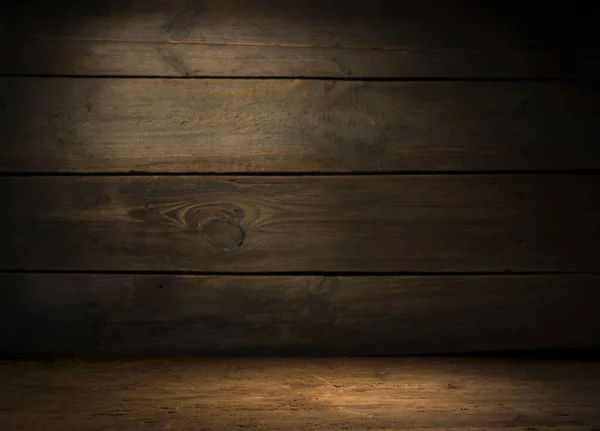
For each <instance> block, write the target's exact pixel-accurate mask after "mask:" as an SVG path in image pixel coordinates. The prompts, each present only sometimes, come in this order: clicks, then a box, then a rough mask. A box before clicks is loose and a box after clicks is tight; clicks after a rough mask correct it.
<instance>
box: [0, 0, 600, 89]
mask: <svg viewBox="0 0 600 431" xmlns="http://www.w3.org/2000/svg"><path fill="white" fill-rule="evenodd" d="M590 3H591V2H587V4H586V3H585V2H581V1H571V2H569V4H568V5H565V4H564V3H562V2H546V3H545V5H544V7H543V8H540V7H539V6H537V5H535V4H534V3H533V2H523V1H519V2H516V1H512V2H511V1H499V0H492V1H487V2H481V1H476V0H461V1H454V2H447V1H441V0H425V1H423V0H421V1H417V0H404V1H402V2H398V1H395V0H378V1H372V2H369V3H366V2H364V1H358V0H353V1H348V0H346V1H345V2H344V4H343V5H341V4H340V3H339V2H336V1H333V0H325V1H318V0H308V1H303V2H292V3H290V2H281V1H275V0H261V1H254V2H251V3H249V2H246V1H244V0H227V1H222V0H218V1H217V0H204V1H194V2H190V1H187V0H170V1H164V0H154V1H144V2H139V1H135V0H125V1H124V0H120V1H117V0H108V1H107V0H105V1H102V2H99V1H96V2H85V3H82V2H73V1H71V0H61V1H56V2H52V5H50V4H49V3H47V2H44V1H35V0H34V1H23V2H19V3H18V4H13V5H11V7H10V8H8V10H6V11H4V12H3V17H2V18H3V19H4V22H3V23H2V24H3V25H2V26H0V35H2V36H3V38H4V39H5V40H6V42H5V43H2V44H0V54H1V55H2V58H3V61H2V62H1V63H0V72H1V73H37V74H50V73H59V74H63V73H67V74H73V73H75V74H94V75H98V74H107V75H111V74H117V75H119V74H121V75H146V76H157V75H169V76H198V75H200V76H202V75H204V76H206V75H221V76H223V75H225V76H266V75H277V76H282V75H286V76H290V75H292V76H329V77H340V76H353V77H356V76H359V77H448V76H453V77H544V78H558V77H578V76H589V77H593V76H595V74H597V72H598V71H599V70H600V62H599V58H598V55H597V54H596V53H597V48H598V44H597V41H598V40H600V34H599V33H600V32H599V30H598V27H597V26H596V22H597V18H598V17H600V13H599V12H598V8H597V7H596V6H595V5H592V4H590ZM567 6H568V7H567ZM21 43H24V45H21Z"/></svg>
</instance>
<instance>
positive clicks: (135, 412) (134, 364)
mask: <svg viewBox="0 0 600 431" xmlns="http://www.w3.org/2000/svg"><path fill="white" fill-rule="evenodd" d="M0 381H2V391H1V392H0V410H2V416H0V424H2V425H4V428H5V429H9V430H29V429H44V430H46V431H62V430H65V429H68V430H87V429H108V430H123V431H137V430H139V429H140V428H143V429H144V430H148V431H164V430H169V429H174V430H178V431H198V430H199V429H202V428H204V429H205V430H228V431H231V430H237V429H245V428H254V429H261V430H268V431H284V430H292V429H294V430H298V431H306V430H312V429H318V430H320V431H337V430H344V429H346V430H356V431H366V430H369V429H378V430H385V431H424V430H426V431H448V430H486V431H506V430H507V429H516V430H522V431H534V430H535V431H567V430H568V431H592V430H597V429H598V428H599V427H600V410H599V409H598V401H597V399H598V392H599V391H600V367H598V364H597V363H592V362H588V363H586V362H578V361H562V362H561V361H539V360H529V361H522V360H521V361H517V360H514V359H512V360H493V359H492V360H489V359H488V360H482V359H472V358H348V359H342V358H320V359H317V358H312V359H311V358H260V359H258V358H257V359H243V358H231V359H216V360H215V359H194V360H185V359H170V360H161V359H152V360H148V359H145V360H135V361H133V360H127V361H123V360H94V361H89V360H87V361H85V360H60V361H57V360H53V361H18V362H0ZM199 424H200V428H199Z"/></svg>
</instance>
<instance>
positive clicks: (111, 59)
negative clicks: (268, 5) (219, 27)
mask: <svg viewBox="0 0 600 431" xmlns="http://www.w3.org/2000/svg"><path fill="white" fill-rule="evenodd" d="M0 56H1V57H2V58H3V59H4V61H2V62H1V63H0V74H6V75H61V76H64V75H84V76H129V77H135V76H137V77H147V76H150V77H281V78H285V77H294V78H310V77H325V78H384V79H385V78H469V77H474V78H487V79H500V78H515V79H518V78H540V79H549V78H554V79H565V78H594V77H596V76H598V73H600V58H595V57H585V56H579V57H578V56H568V55H561V54H560V53H555V52H546V51H538V50H529V51H516V52H515V51H492V50H444V49H433V50H429V49H375V48H364V49H348V48H336V47H323V48H321V47H305V46H294V47H292V46H281V45H274V46H263V45H260V44H258V45H254V44H248V45H246V44H243V43H242V44H221V43H214V44H213V43H191V44H190V43H173V42H135V41H111V40H109V41H104V40H93V39H90V40H55V39H42V40H40V39H23V40H19V41H17V42H13V43H4V44H0Z"/></svg>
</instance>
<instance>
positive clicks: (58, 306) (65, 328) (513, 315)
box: [0, 274, 600, 357]
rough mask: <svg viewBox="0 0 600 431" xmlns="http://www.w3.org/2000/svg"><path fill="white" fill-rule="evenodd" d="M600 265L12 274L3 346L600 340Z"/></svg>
mask: <svg viewBox="0 0 600 431" xmlns="http://www.w3.org/2000/svg"><path fill="white" fill-rule="evenodd" d="M599 282H600V276H578V275H569V276H511V275H506V276H424V277H408V276H403V277H392V276H378V277H316V276H315V277H294V276H221V277H217V276H211V277H209V276H173V275H169V276H166V275H153V276H142V275H83V274H82V275H73V274H65V275H58V274H2V275H0V286H1V287H0V299H1V301H0V311H1V315H2V326H1V327H0V356H1V357H56V356H79V355H86V356H89V355H93V356H98V355H101V356H115V355H116V356H123V355H125V356H136V357H143V356H147V355H151V356H154V355H159V356H165V355H166V356H177V355H186V356H190V355H222V354H226V355H230V354H234V355H297V354H302V355H332V354H333V355H375V354H379V355H394V354H423V353H456V352H475V351H479V352H482V351H500V350H517V349H536V348H539V349H542V348H544V349H548V348H552V349H557V348H580V347H586V346H598V345H600V315H599V314H598V313H597V304H598V301H599V300H600V289H599Z"/></svg>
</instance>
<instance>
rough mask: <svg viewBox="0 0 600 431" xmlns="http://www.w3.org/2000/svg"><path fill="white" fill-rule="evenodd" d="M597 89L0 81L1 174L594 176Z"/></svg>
mask: <svg viewBox="0 0 600 431" xmlns="http://www.w3.org/2000/svg"><path fill="white" fill-rule="evenodd" d="M599 90H600V87H599V86H597V85H595V84H592V83H583V84H577V83H566V82H563V83H557V82H552V83H550V82H537V83H534V82H495V83H494V82H420V83H417V82H349V81H343V82H340V81H337V82H336V81H310V80H309V81H307V80H210V79H209V80H179V79H175V80H154V79H144V80H136V79H117V80H113V79H110V80H108V79H58V78H4V79H0V139H1V140H2V147H3V150H2V157H1V158H0V170H2V171H5V172H56V171H59V172H130V171H144V172H176V173H177V172H266V171H271V172H272V171H279V172H284V171H285V172H306V171H327V172H355V171H406V170H408V171H445V170H447V171H463V170H482V171H486V170H515V169H517V170H518V169H525V170H529V169H531V170H537V169H597V168H598V166H600V146H598V145H597V143H598V141H599V139H600V129H599V128H598V127H597V124H598V122H597V118H598V117H599V116H600V107H599V105H598V104H597V103H596V102H595V101H596V100H597V99H598V97H599V96H600V91H599Z"/></svg>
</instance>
